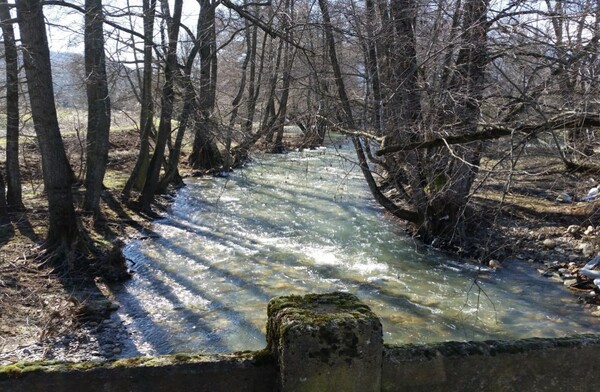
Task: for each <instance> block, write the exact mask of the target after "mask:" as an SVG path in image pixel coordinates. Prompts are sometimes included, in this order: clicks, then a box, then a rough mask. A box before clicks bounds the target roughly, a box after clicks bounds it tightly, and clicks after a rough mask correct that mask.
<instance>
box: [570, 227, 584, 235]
mask: <svg viewBox="0 0 600 392" xmlns="http://www.w3.org/2000/svg"><path fill="white" fill-rule="evenodd" d="M580 231H581V226H578V225H571V226H569V227H567V233H569V234H572V235H575V234H578V233H579V232H580Z"/></svg>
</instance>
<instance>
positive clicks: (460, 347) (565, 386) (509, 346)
mask: <svg viewBox="0 0 600 392" xmlns="http://www.w3.org/2000/svg"><path fill="white" fill-rule="evenodd" d="M597 390H600V336H597V335H593V336H580V337H572V338H562V339H527V340H517V341H506V342H502V341H488V342H466V343H458V342H447V343H441V344H435V345H423V346H414V345H406V346H398V347H387V348H386V349H385V350H384V359H383V369H382V391H415V392H418V391H427V392H436V391H462V392H468V391H570V392H572V391H597Z"/></svg>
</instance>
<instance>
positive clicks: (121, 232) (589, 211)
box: [0, 130, 600, 365]
mask: <svg viewBox="0 0 600 392" xmlns="http://www.w3.org/2000/svg"><path fill="white" fill-rule="evenodd" d="M136 141H137V135H136V134H135V133H134V132H133V131H127V130H125V131H121V132H113V134H112V136H111V146H112V150H111V157H110V163H109V171H108V173H107V178H106V181H105V185H106V186H107V188H108V189H106V190H105V191H104V194H103V201H102V211H103V215H104V217H105V221H104V223H103V224H101V225H95V226H94V225H93V224H92V222H91V221H90V220H89V219H86V218H83V222H84V226H85V227H86V229H87V230H88V232H89V233H91V236H92V238H93V239H94V240H95V241H97V242H99V243H104V244H109V243H111V242H112V243H114V244H116V247H117V248H118V247H119V241H121V242H127V241H131V240H132V239H135V238H141V237H145V236H147V235H149V233H151V232H150V225H151V221H152V217H150V216H145V215H140V214H138V213H136V212H134V211H133V210H131V209H129V208H128V207H127V205H126V204H124V203H123V202H122V201H121V200H120V198H119V190H120V189H121V187H122V185H123V183H124V181H125V180H126V176H127V173H128V172H129V170H130V168H131V167H132V166H133V163H134V160H135V155H134V154H135V151H137V146H136ZM65 144H66V146H67V150H68V155H69V157H70V159H71V162H72V164H73V166H74V168H75V171H76V173H77V171H78V170H79V172H80V173H81V170H80V166H81V156H82V155H81V151H82V150H81V143H80V141H79V138H77V136H70V137H66V138H65ZM25 147H26V148H27V149H28V151H29V153H28V154H27V158H26V159H24V162H22V164H23V167H22V169H23V183H24V184H25V185H24V186H25V188H26V191H27V194H26V195H27V196H26V205H27V210H26V211H24V212H21V213H14V214H12V215H11V222H9V223H5V224H2V225H0V246H1V250H2V252H1V253H0V315H1V318H0V365H2V364H8V363H11V362H17V361H32V360H40V359H48V360H69V361H84V360H107V359H112V358H115V357H119V356H121V355H122V353H124V352H125V351H127V349H128V348H127V346H126V345H127V342H128V341H129V339H128V338H129V336H128V335H127V334H128V332H127V330H126V328H125V326H124V325H122V324H120V323H119V322H117V321H115V319H112V318H111V312H112V311H113V310H115V309H116V306H117V305H115V304H114V303H113V302H112V300H111V294H110V289H109V288H108V286H107V284H106V282H105V281H104V280H103V279H100V278H96V279H94V280H91V279H83V278H78V277H76V276H64V275H61V274H59V273H57V272H56V271H53V270H52V269H51V268H50V267H49V266H47V265H45V264H41V263H40V262H39V258H37V257H36V255H38V254H39V246H40V244H41V243H42V240H43V238H44V235H45V232H44V229H45V222H46V213H47V211H46V209H45V208H46V207H45V202H44V200H43V197H42V195H41V191H40V190H41V182H40V180H41V168H40V165H39V159H38V158H36V157H37V154H36V151H37V150H36V147H35V144H33V143H29V144H27V145H26V146H25ZM0 158H1V157H0ZM492 166H494V167H495V170H496V172H495V173H493V174H490V172H488V171H486V170H485V169H486V168H491V167H492ZM510 169H513V170H510ZM509 171H511V172H512V182H511V184H514V185H512V186H508V185H507V182H506V177H507V175H506V173H507V172H509ZM479 177H480V180H481V179H484V178H485V180H486V181H485V183H483V184H481V185H480V184H476V189H477V191H476V192H475V193H474V195H473V197H472V202H471V203H470V206H471V208H470V210H469V211H468V215H467V216H468V219H469V220H472V221H471V222H473V226H472V227H475V230H472V232H471V234H472V235H471V236H470V237H468V238H470V240H469V242H466V243H462V244H461V245H460V246H455V245H453V246H452V247H451V249H450V250H451V251H452V252H453V253H454V254H457V255H459V256H461V257H462V258H464V259H465V260H466V261H467V262H475V263H483V264H486V265H489V266H491V267H493V268H502V264H503V263H509V262H528V263H534V264H535V265H536V266H537V267H538V270H539V271H540V273H541V274H543V275H545V276H547V277H548V278H549V279H553V280H556V281H557V284H564V285H567V286H570V287H572V289H573V293H574V295H573V301H580V302H582V307H583V308H584V309H583V311H589V312H592V313H594V314H597V315H598V316H600V310H599V309H600V306H599V305H600V301H599V300H598V298H599V297H598V295H597V292H596V290H597V288H596V286H595V285H593V283H592V282H591V281H590V280H589V279H587V278H586V277H584V276H581V275H580V274H578V270H579V268H581V267H582V266H583V265H584V264H585V263H587V262H588V261H589V260H590V259H591V258H592V257H594V256H595V255H597V254H598V251H600V223H599V222H598V220H599V218H600V200H598V201H573V202H570V203H563V202H558V201H557V196H559V195H560V194H561V193H563V192H567V193H569V194H570V195H571V196H573V197H574V199H575V200H579V199H582V198H583V197H584V196H585V195H586V194H587V192H588V190H589V189H590V188H591V187H593V186H596V185H597V181H596V180H595V178H594V177H593V176H592V175H589V174H574V173H568V172H566V171H565V169H564V166H563V165H562V163H561V161H560V160H559V159H557V158H556V157H555V156H554V155H552V154H550V153H547V152H544V150H540V151H531V152H529V153H528V154H524V155H522V156H521V157H520V160H519V161H516V162H515V160H512V161H510V162H508V163H507V162H503V161H501V160H498V159H496V160H494V159H490V160H489V161H487V162H486V164H485V165H484V168H483V170H481V172H480V174H479ZM75 192H76V194H77V195H80V194H81V189H79V188H77V189H75ZM167 203H168V197H167V198H164V199H160V200H159V202H158V203H157V205H156V207H157V210H156V213H157V214H160V213H161V212H162V211H163V210H164V208H165V206H166V205H167ZM475 223H477V224H476V225H475ZM438 245H440V246H442V245H443V244H438Z"/></svg>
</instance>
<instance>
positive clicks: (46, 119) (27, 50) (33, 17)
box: [17, 0, 81, 268]
mask: <svg viewBox="0 0 600 392" xmlns="http://www.w3.org/2000/svg"><path fill="white" fill-rule="evenodd" d="M17 15H18V20H19V30H20V33H21V41H22V46H23V60H24V64H25V73H26V76H27V86H28V91H29V99H30V103H31V114H32V117H33V123H34V128H35V132H36V135H37V140H38V144H39V148H40V154H41V156H42V168H43V174H44V186H45V190H46V194H47V197H48V213H49V217H48V234H47V237H46V241H45V243H44V247H45V248H46V249H47V250H48V251H55V252H57V253H56V255H57V256H58V257H56V258H54V260H55V261H56V262H59V263H61V264H62V265H63V266H66V267H68V268H72V267H74V266H75V265H74V263H75V261H76V260H79V259H73V258H67V263H66V265H65V260H64V259H63V258H61V257H60V256H64V255H67V254H70V252H71V251H72V250H74V249H76V245H77V242H78V240H79V239H80V238H81V237H80V234H79V231H78V222H77V218H76V215H75V209H74V207H73V196H72V191H71V184H72V182H73V176H72V171H71V167H70V166H69V162H68V160H67V156H66V154H65V149H64V145H63V142H62V139H61V135H60V129H59V126H58V118H57V113H56V105H55V103H54V91H53V86H52V74H51V72H50V69H51V67H50V50H49V48H48V40H47V37H46V26H45V22H44V14H43V13H42V2H41V1H40V0H19V1H18V2H17Z"/></svg>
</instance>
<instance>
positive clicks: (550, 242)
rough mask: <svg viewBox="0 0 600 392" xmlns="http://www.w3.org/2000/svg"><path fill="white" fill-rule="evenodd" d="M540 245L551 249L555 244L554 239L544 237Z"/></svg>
mask: <svg viewBox="0 0 600 392" xmlns="http://www.w3.org/2000/svg"><path fill="white" fill-rule="evenodd" d="M542 245H544V246H545V247H546V248H548V249H553V248H554V247H555V246H556V241H554V240H553V239H551V238H546V239H545V240H544V241H543V242H542Z"/></svg>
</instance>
